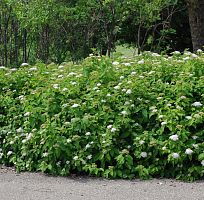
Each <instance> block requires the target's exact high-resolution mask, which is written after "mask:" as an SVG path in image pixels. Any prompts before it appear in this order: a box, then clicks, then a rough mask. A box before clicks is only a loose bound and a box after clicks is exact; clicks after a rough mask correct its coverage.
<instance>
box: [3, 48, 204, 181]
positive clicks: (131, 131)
mask: <svg viewBox="0 0 204 200" xmlns="http://www.w3.org/2000/svg"><path fill="white" fill-rule="evenodd" d="M0 88H2V90H1V91H0V127H1V128H0V147H1V149H0V163H2V164H6V165H15V167H16V169H17V170H18V171H21V170H28V171H36V170H37V171H43V172H48V173H51V174H57V175H68V174H70V173H86V174H91V175H96V176H103V177H107V178H116V177H117V178H118V177H119V178H133V177H140V178H149V177H152V176H153V177H155V176H160V177H176V178H179V179H187V180H194V179H198V178H200V177H202V176H203V172H204V153H203V149H204V142H203V139H204V130H203V120H204V106H203V104H204V55H203V53H202V52H201V51H199V52H198V54H197V55H196V54H191V53H189V52H185V53H184V55H180V53H179V52H174V53H173V55H172V56H171V57H168V56H160V55H158V54H155V53H150V52H146V53H144V54H143V55H140V56H137V57H134V58H118V59H116V60H114V61H112V60H111V59H109V58H107V57H98V56H91V57H88V58H87V59H85V61H84V62H83V63H82V64H81V65H72V64H66V63H64V65H60V66H57V65H55V64H50V65H44V64H37V65H36V66H32V67H31V66H22V67H20V68H19V69H15V68H12V69H9V68H5V67H1V68H0Z"/></svg>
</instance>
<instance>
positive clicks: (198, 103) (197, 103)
mask: <svg viewBox="0 0 204 200" xmlns="http://www.w3.org/2000/svg"><path fill="white" fill-rule="evenodd" d="M202 105H203V104H202V103H200V102H197V101H196V102H194V103H193V104H192V106H195V107H200V106H202Z"/></svg>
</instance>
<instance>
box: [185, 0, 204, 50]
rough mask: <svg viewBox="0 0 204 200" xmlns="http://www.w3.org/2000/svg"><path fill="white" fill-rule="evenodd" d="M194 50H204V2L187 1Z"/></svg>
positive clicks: (198, 0) (201, 0) (203, 0)
mask: <svg viewBox="0 0 204 200" xmlns="http://www.w3.org/2000/svg"><path fill="white" fill-rule="evenodd" d="M186 2H187V5H188V13H189V23H190V27H191V38H192V43H193V50H194V51H196V50H198V49H204V13H203V12H204V0H186Z"/></svg>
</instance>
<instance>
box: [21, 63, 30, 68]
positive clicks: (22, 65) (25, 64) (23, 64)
mask: <svg viewBox="0 0 204 200" xmlns="http://www.w3.org/2000/svg"><path fill="white" fill-rule="evenodd" d="M28 65H29V64H28V63H22V64H21V67H26V66H28Z"/></svg>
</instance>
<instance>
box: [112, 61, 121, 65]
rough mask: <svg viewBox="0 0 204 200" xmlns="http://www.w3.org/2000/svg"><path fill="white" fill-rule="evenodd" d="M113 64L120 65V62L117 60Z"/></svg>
mask: <svg viewBox="0 0 204 200" xmlns="http://www.w3.org/2000/svg"><path fill="white" fill-rule="evenodd" d="M112 64H113V65H119V64H120V63H119V62H117V61H114V62H112Z"/></svg>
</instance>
